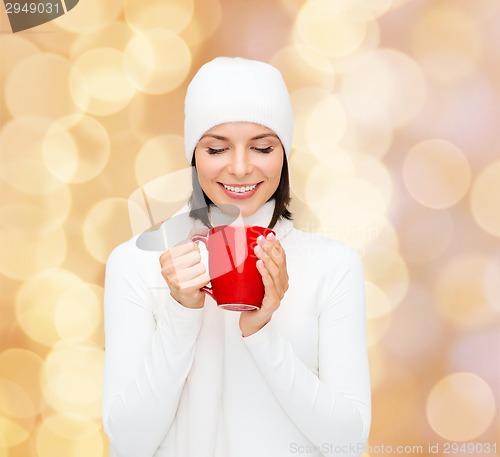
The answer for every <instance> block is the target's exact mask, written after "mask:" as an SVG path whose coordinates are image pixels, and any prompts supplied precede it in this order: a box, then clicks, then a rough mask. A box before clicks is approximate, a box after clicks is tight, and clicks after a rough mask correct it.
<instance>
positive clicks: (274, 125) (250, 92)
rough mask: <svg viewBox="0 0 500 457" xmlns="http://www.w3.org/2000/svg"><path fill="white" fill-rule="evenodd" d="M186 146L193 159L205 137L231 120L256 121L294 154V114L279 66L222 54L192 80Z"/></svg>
mask: <svg viewBox="0 0 500 457" xmlns="http://www.w3.org/2000/svg"><path fill="white" fill-rule="evenodd" d="M184 113H185V119H184V145H185V149H186V157H187V159H188V161H189V162H190V163H191V160H192V158H193V153H194V149H195V148H196V145H197V144H198V141H199V140H200V138H201V137H202V136H203V135H204V134H205V133H206V132H207V131H208V130H210V129H211V128H212V127H215V126H216V125H219V124H223V123H225V122H255V123H256V124H260V125H263V126H265V127H267V128H269V129H271V130H272V131H273V132H275V133H276V135H278V137H279V139H280V140H281V143H282V144H283V147H284V149H285V153H286V155H287V156H288V155H289V154H290V148H291V144H292V132H293V113H292V105H291V102H290V96H289V95H288V90H287V88H286V85H285V81H284V80H283V77H282V76H281V73H280V72H279V70H277V69H276V68H274V67H273V66H271V65H269V64H267V63H264V62H258V61H256V60H247V59H243V58H241V57H234V58H230V57H218V58H216V59H214V60H212V61H211V62H208V63H206V64H205V65H203V66H202V67H201V68H200V69H199V70H198V73H196V75H195V76H194V78H193V80H192V81H191V83H190V84H189V87H188V89H187V94H186V100H185V104H184Z"/></svg>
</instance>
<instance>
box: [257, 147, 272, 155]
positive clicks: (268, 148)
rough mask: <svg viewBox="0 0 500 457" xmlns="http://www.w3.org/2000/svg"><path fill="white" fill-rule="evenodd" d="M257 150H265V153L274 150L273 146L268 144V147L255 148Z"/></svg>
mask: <svg viewBox="0 0 500 457" xmlns="http://www.w3.org/2000/svg"><path fill="white" fill-rule="evenodd" d="M254 149H255V150H256V151H259V152H263V153H264V154H269V153H270V152H272V151H273V149H274V148H273V147H272V146H268V147H267V148H254Z"/></svg>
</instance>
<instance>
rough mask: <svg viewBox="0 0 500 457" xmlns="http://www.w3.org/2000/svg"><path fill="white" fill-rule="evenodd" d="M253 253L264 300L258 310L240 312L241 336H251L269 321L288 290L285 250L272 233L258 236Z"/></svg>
mask: <svg viewBox="0 0 500 457" xmlns="http://www.w3.org/2000/svg"><path fill="white" fill-rule="evenodd" d="M254 252H255V255H256V256H257V257H258V259H259V260H257V269H258V270H259V273H260V274H261V276H262V282H263V283H264V299H263V300H262V306H261V308H260V309H258V310H255V311H242V313H241V315H240V330H241V333H242V335H243V336H249V335H252V334H253V333H255V332H257V331H258V330H260V329H261V328H262V327H264V325H266V324H267V323H268V322H269V321H270V320H271V317H272V315H273V313H274V312H275V311H276V310H277V309H278V308H279V306H280V304H281V300H282V299H283V297H284V296H285V292H286V291H287V290H288V272H287V269H286V255H285V250H284V249H283V248H282V246H281V244H280V242H279V241H278V240H277V239H276V237H275V236H274V235H273V234H272V233H271V234H269V235H268V236H267V238H264V237H263V236H262V235H261V236H259V237H258V238H257V246H255V249H254Z"/></svg>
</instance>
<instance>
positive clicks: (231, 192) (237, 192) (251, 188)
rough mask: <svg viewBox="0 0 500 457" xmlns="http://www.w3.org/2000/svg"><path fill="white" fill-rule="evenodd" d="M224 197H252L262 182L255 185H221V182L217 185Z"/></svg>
mask: <svg viewBox="0 0 500 457" xmlns="http://www.w3.org/2000/svg"><path fill="white" fill-rule="evenodd" d="M218 184H219V185H220V186H221V187H222V189H223V190H224V192H225V193H226V195H228V196H229V197H231V198H235V199H245V198H250V197H251V196H252V195H254V194H255V192H257V189H258V188H259V186H260V184H262V181H261V182H259V183H255V184H223V183H221V182H219V183H218Z"/></svg>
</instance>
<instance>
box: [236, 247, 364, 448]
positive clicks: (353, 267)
mask: <svg viewBox="0 0 500 457" xmlns="http://www.w3.org/2000/svg"><path fill="white" fill-rule="evenodd" d="M347 252H348V253H347V254H346V255H344V256H343V258H342V259H341V262H339V265H338V266H336V267H335V268H334V270H335V271H334V272H333V274H332V275H330V277H329V279H328V281H329V284H328V287H329V292H328V294H327V300H326V303H324V304H322V306H321V311H320V314H319V318H318V337H319V340H318V366H319V374H318V376H316V374H314V373H313V372H312V371H311V370H310V369H309V368H308V367H306V366H305V364H304V363H303V362H302V360H300V358H299V357H298V356H297V355H296V353H295V351H294V349H293V347H292V345H291V344H290V343H289V342H288V341H287V339H286V338H285V337H284V336H283V334H282V333H281V332H280V331H279V328H278V326H277V325H276V324H275V323H274V322H273V320H271V321H270V322H269V323H268V324H267V325H265V326H264V327H263V328H262V329H261V330H259V331H258V332H256V333H254V334H253V335H251V336H248V337H246V338H243V341H244V342H245V344H246V346H247V348H248V349H249V351H250V353H251V354H252V357H253V359H254V360H255V362H256V364H257V365H258V367H259V369H260V371H261V372H262V374H263V376H264V378H265V379H266V382H267V384H268V385H269V387H270V389H271V390H272V392H273V394H274V395H275V397H276V398H277V400H278V402H279V403H280V405H281V406H282V408H283V410H284V411H285V412H286V413H287V415H288V416H289V417H290V419H291V420H292V421H293V422H294V423H295V425H296V426H297V427H298V428H299V429H300V430H301V432H302V433H303V434H304V435H305V436H306V437H307V438H308V439H309V441H310V442H311V443H313V445H314V446H315V447H316V448H317V449H318V450H319V451H320V452H322V453H323V454H325V455H331V454H335V455H346V456H347V455H348V456H359V455H361V454H362V452H363V448H364V446H365V445H366V442H367V439H368V434H369V428H370V422H371V404H370V401H371V400H370V381H369V370H368V360H367V348H366V310H365V294H364V280H363V271H362V265H361V261H360V259H359V257H358V256H357V255H355V254H354V253H352V252H351V251H347Z"/></svg>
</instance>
